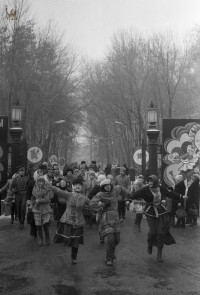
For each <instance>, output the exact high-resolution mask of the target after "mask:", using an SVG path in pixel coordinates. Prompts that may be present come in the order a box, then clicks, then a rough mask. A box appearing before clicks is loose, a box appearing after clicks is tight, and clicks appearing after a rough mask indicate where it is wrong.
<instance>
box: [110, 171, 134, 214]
mask: <svg viewBox="0 0 200 295" xmlns="http://www.w3.org/2000/svg"><path fill="white" fill-rule="evenodd" d="M114 185H115V186H116V185H120V186H123V187H124V188H126V189H129V190H130V186H131V182H130V178H129V176H127V175H126V168H125V167H122V168H121V169H120V175H118V176H117V177H116V178H115V180H114ZM118 210H119V212H120V215H121V219H122V220H124V219H125V218H126V216H125V215H126V201H125V199H124V198H122V199H121V200H119V201H118Z"/></svg>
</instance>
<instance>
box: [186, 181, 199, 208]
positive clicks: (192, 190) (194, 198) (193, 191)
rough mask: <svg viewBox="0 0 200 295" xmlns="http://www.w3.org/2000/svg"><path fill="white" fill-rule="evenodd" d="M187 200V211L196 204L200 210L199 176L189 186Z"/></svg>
mask: <svg viewBox="0 0 200 295" xmlns="http://www.w3.org/2000/svg"><path fill="white" fill-rule="evenodd" d="M187 196H188V199H187V202H186V211H188V210H189V209H190V208H194V204H195V206H196V208H197V209H198V210H199V197H200V186H199V178H198V179H197V178H196V179H195V181H194V182H193V183H192V184H191V185H190V186H189V188H188V192H187Z"/></svg>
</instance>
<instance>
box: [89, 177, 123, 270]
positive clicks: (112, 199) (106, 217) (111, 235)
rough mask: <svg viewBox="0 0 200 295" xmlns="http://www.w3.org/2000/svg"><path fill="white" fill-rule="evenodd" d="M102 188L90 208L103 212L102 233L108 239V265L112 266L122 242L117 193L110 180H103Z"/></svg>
mask: <svg viewBox="0 0 200 295" xmlns="http://www.w3.org/2000/svg"><path fill="white" fill-rule="evenodd" d="M100 188H101V191H100V192H99V193H97V195H95V196H94V197H93V198H92V200H91V202H90V207H91V208H92V209H93V210H96V211H97V212H99V211H100V212H101V221H100V223H99V226H100V227H101V229H100V232H101V236H102V237H107V245H106V264H107V266H112V265H113V259H115V258H116V256H115V248H116V246H117V245H118V243H119V242H120V221H119V214H118V199H117V191H116V188H115V187H113V186H112V184H111V180H110V179H105V180H103V181H102V182H101V183H100Z"/></svg>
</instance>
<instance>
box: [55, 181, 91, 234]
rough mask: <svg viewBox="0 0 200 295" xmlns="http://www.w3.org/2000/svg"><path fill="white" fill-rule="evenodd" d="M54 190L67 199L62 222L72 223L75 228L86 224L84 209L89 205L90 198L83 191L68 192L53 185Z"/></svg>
mask: <svg viewBox="0 0 200 295" xmlns="http://www.w3.org/2000/svg"><path fill="white" fill-rule="evenodd" d="M52 190H53V191H54V193H56V194H57V196H58V197H61V198H64V199H65V200H66V210H65V212H64V214H63V216H62V217H61V219H60V222H63V223H67V224H71V225H72V226H73V227H74V228H78V227H82V226H83V225H84V224H85V219H84V216H83V209H84V206H89V204H90V200H89V199H88V198H87V197H86V196H84V195H83V194H82V193H76V192H67V191H63V190H61V189H59V188H57V187H52Z"/></svg>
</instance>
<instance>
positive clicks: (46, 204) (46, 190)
mask: <svg viewBox="0 0 200 295" xmlns="http://www.w3.org/2000/svg"><path fill="white" fill-rule="evenodd" d="M52 197H53V192H52V190H51V188H50V187H49V185H47V184H46V185H44V186H43V187H39V186H38V185H37V183H36V184H35V186H34V188H33V191H32V198H31V201H32V205H33V209H32V212H33V213H40V214H42V215H43V214H47V213H51V212H52V209H51V198H52ZM36 200H38V203H37V201H36Z"/></svg>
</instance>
